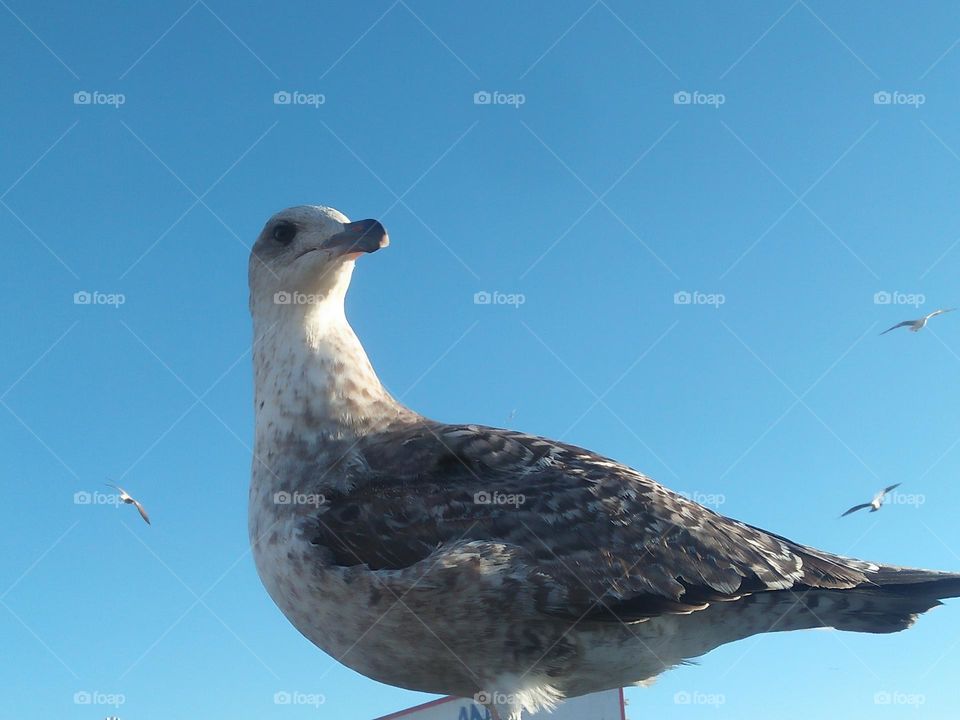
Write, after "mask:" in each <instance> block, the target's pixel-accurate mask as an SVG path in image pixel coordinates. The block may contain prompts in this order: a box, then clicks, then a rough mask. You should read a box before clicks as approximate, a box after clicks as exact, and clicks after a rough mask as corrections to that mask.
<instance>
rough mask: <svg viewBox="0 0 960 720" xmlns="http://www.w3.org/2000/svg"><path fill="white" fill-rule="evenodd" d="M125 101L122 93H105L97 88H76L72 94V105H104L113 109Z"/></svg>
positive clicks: (125, 97) (125, 98)
mask: <svg viewBox="0 0 960 720" xmlns="http://www.w3.org/2000/svg"><path fill="white" fill-rule="evenodd" d="M126 102H127V96H126V95H124V94H123V93H105V92H100V91H99V90H77V91H76V92H75V93H74V94H73V104H74V105H106V106H107V107H112V108H113V109H114V110H117V109H119V108H120V106H121V105H123V104H125V103H126Z"/></svg>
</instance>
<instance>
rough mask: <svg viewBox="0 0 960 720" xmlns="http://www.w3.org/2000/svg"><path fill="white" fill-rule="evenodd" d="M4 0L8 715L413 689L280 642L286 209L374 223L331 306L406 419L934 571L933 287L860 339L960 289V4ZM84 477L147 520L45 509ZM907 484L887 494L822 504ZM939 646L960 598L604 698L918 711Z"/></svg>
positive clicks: (391, 703)
mask: <svg viewBox="0 0 960 720" xmlns="http://www.w3.org/2000/svg"><path fill="white" fill-rule="evenodd" d="M0 6H2V7H0V40H2V47H3V48H4V51H3V52H4V62H3V63H0V77H2V83H3V88H4V102H3V104H2V108H0V132H2V135H3V138H4V142H3V143H0V157H2V163H0V167H2V170H3V174H2V177H0V200H2V203H0V234H2V237H3V238H4V256H5V261H4V271H3V274H2V278H3V297H4V300H5V303H6V312H4V313H3V320H2V323H3V325H2V328H3V336H4V337H5V338H6V342H5V350H4V352H3V353H2V354H0V399H2V403H0V451H2V452H3V456H4V457H5V458H6V460H5V468H4V472H3V486H4V489H5V493H4V495H5V497H4V502H3V503H0V539H2V544H3V547H4V548H5V549H6V551H5V552H4V553H2V556H0V600H2V606H0V633H2V636H3V638H4V660H3V661H0V662H2V667H3V672H2V673H0V692H2V694H3V697H4V705H5V706H6V707H8V708H10V709H11V710H15V714H16V715H17V716H18V717H20V718H48V717H77V718H89V717H103V716H105V715H111V714H114V715H119V716H121V717H129V718H141V719H146V718H167V717H180V716H183V715H184V714H186V713H188V712H189V713H190V714H193V715H196V716H200V717H208V718H231V719H233V718H262V717H277V718H281V717H282V718H291V720H292V719H294V718H307V717H321V716H322V717H329V718H338V719H343V720H368V719H369V718H373V717H376V716H379V715H383V714H386V713H388V712H391V711H394V710H397V709H400V708H403V707H405V706H407V705H412V704H415V703H417V702H422V701H424V700H426V699H428V696H425V695H422V694H417V693H411V692H407V691H402V690H398V689H395V688H390V687H386V686H382V685H379V684H376V683H374V682H372V681H369V680H367V679H365V678H363V677H360V676H358V675H356V674H354V673H353V672H351V671H349V670H347V669H345V668H343V667H341V666H339V665H338V664H336V663H335V662H334V661H333V660H332V659H331V658H329V657H328V656H326V655H324V654H322V653H321V652H320V651H318V650H317V649H315V648H314V647H313V646H311V645H310V644H309V643H308V642H307V641H306V640H304V639H303V638H301V637H300V636H299V635H298V634H297V633H296V632H295V631H294V630H293V628H292V627H291V626H289V625H288V623H287V622H286V621H285V620H284V618H283V617H282V616H281V615H280V613H279V611H278V610H276V608H275V607H274V606H273V604H272V603H271V601H270V600H269V598H268V597H267V595H266V592H265V591H264V590H263V589H262V587H261V585H260V582H259V580H258V578H257V577H256V573H255V570H254V568H253V564H252V561H251V558H250V555H249V552H248V544H247V531H246V493H247V483H248V479H249V466H250V450H249V443H250V441H251V436H252V413H251V409H252V402H251V392H252V388H251V372H250V358H249V355H248V353H247V351H248V348H249V344H250V323H249V317H248V314H247V305H246V303H247V299H246V293H247V290H246V263H247V253H248V246H249V244H250V243H251V242H252V241H253V239H254V238H255V237H256V235H257V233H258V232H259V230H260V228H261V226H262V224H263V222H264V220H265V219H266V218H267V217H268V216H269V215H270V214H272V213H273V212H275V211H276V210H278V209H281V208H283V207H286V206H289V205H293V204H299V203H319V204H327V205H332V206H334V207H337V208H339V209H340V210H342V211H343V212H345V213H347V214H348V215H350V216H351V217H353V218H365V217H376V218H379V219H381V220H382V221H383V222H384V224H385V225H386V226H387V228H388V230H389V232H390V235H391V238H392V244H391V247H390V248H389V249H388V250H387V251H385V252H382V253H378V254H377V255H376V256H373V257H370V258H364V259H363V260H362V262H361V263H360V266H359V267H358V270H357V273H356V275H355V281H354V285H353V289H352V292H351V295H350V297H349V300H348V305H349V307H348V312H349V315H350V317H351V319H352V322H353V324H354V326H355V328H356V329H357V331H358V333H359V334H360V336H361V338H362V339H363V341H364V343H365V345H366V347H367V350H368V353H369V354H370V356H371V358H372V360H373V362H374V364H375V366H376V367H377V368H378V370H379V372H380V374H381V377H382V378H383V379H384V381H385V383H386V384H387V385H388V386H389V387H390V388H391V389H392V390H393V391H394V392H395V393H396V394H397V395H399V396H401V397H402V398H403V399H404V400H405V401H406V402H407V403H408V404H410V405H412V406H413V407H415V408H416V409H418V410H420V411H421V412H423V413H425V414H427V415H430V416H433V417H435V418H438V419H441V420H449V421H472V422H479V423H487V424H493V425H509V426H511V427H516V428H519V429H522V430H525V431H529V432H533V433H538V434H543V435H547V436H551V437H560V438H563V439H565V440H567V441H570V442H574V443H576V444H580V445H584V446H587V447H590V448H592V449H594V450H597V451H599V452H602V453H604V454H607V455H609V456H612V457H614V458H617V459H619V460H622V461H624V462H627V463H629V464H631V465H633V466H634V467H637V468H640V469H642V470H644V471H646V472H648V473H649V474H651V475H652V476H654V477H655V478H657V479H659V480H660V481H661V482H663V483H665V484H667V485H668V486H670V487H672V488H674V489H677V490H683V491H685V492H688V493H691V494H694V495H695V496H696V497H698V498H703V499H707V500H709V501H711V502H714V503H716V505H717V507H719V509H720V511H722V512H724V513H725V514H729V515H732V516H734V517H738V518H741V519H743V520H746V521H748V522H751V523H753V524H756V525H760V526H762V527H766V528H769V529H771V530H774V531H776V532H778V533H780V534H784V535H787V536H790V537H793V538H795V539H797V540H798V541H801V542H805V543H809V544H813V545H817V546H820V547H823V548H826V549H829V550H832V551H835V552H840V553H846V554H853V555H857V556H861V557H866V558H870V559H874V560H883V561H886V562H891V563H898V564H904V565H917V566H925V567H934V568H941V569H954V570H960V552H958V551H960V529H958V526H957V522H956V517H955V507H956V505H957V504H958V503H960V487H958V484H957V482H956V478H957V476H958V472H960V450H958V447H957V446H958V440H960V387H958V385H957V383H956V382H955V381H954V379H955V378H956V377H957V374H958V370H960V325H958V323H960V314H958V315H955V316H952V315H947V316H945V317H943V318H937V319H935V320H934V321H933V322H932V323H931V325H930V326H929V327H928V328H927V329H926V330H924V331H923V332H922V333H919V334H917V335H913V334H911V333H908V332H906V331H905V330H898V331H897V332H895V333H891V334H890V335H886V336H884V337H882V338H881V337H878V333H879V332H880V331H881V330H883V329H885V328H886V327H888V326H890V325H892V324H893V323H895V322H898V321H900V320H904V319H907V318H912V317H916V316H918V315H922V314H925V313H926V312H929V311H930V310H932V309H934V308H936V307H941V306H948V307H949V306H953V305H955V304H960V290H958V288H957V282H956V278H957V274H958V271H960V205H958V203H957V197H958V190H960V125H958V122H957V118H958V117H960V95H958V93H957V92H956V87H957V83H956V80H957V74H958V72H960V47H957V45H958V37H960V10H958V8H957V6H956V5H955V4H949V3H924V4H923V5H922V6H908V5H902V4H896V3H866V2H851V3H843V4H842V6H839V5H837V4H832V3H825V2H815V1H813V0H811V1H810V2H794V3H792V4H791V3H790V2H789V0H784V1H783V2H773V3H741V4H737V5H736V6H720V5H718V4H715V3H708V2H700V3H692V2H687V3H659V4H646V3H644V4H638V3H631V2H624V1H622V0H598V1H597V2H592V3H591V2H590V0H577V1H574V0H570V1H557V2H523V3H500V2H489V3H475V4H471V5H466V4H456V5H454V4H452V3H440V2H419V1H415V0H405V1H400V2H390V1H387V2H363V3H328V2H323V3H307V2H303V3H284V2H281V3H273V2H270V3H268V2H262V1H261V2H252V3H245V4H243V6H242V7H239V6H236V5H234V4H231V3H224V2H221V1H220V0H200V1H198V2H194V3H193V4H190V2H189V0H185V1H184V2H177V3H135V4H121V3H102V4H97V5H95V6H86V5H83V4H74V3H65V2H31V3H28V2H24V1H23V0H3V2H0ZM281 92H288V93H299V94H298V95H296V96H295V102H291V103H290V104H275V103H274V95H275V93H281ZM484 92H486V93H491V95H490V96H483V95H481V96H479V99H480V100H483V99H486V98H487V97H489V98H490V99H491V102H490V103H486V104H483V103H481V104H477V103H475V99H474V98H475V93H484ZM494 92H497V93H499V94H497V95H492V93H494ZM76 93H88V94H87V95H83V94H81V95H76V96H75V94H76ZM677 93H687V95H676V94H677ZM876 93H887V94H886V95H875V94H876ZM75 97H76V100H77V102H75ZM87 99H88V100H89V101H90V102H88V103H84V102H83V101H84V100H87ZM685 99H689V100H690V102H687V103H684V102H683V100H685ZM321 100H322V102H321ZM887 100H888V101H889V102H885V101H887ZM84 292H86V293H91V295H88V296H83V295H81V296H79V297H80V298H81V299H82V298H85V297H86V298H90V299H92V302H91V303H89V304H77V303H75V302H74V296H75V294H76V293H84ZM482 292H489V293H494V292H496V293H500V294H499V295H497V296H496V297H497V298H498V299H500V298H504V297H507V296H513V299H514V301H515V302H513V303H512V304H497V303H491V304H477V303H475V302H474V295H475V293H482ZM93 293H96V294H95V295H94V294H93ZM678 293H680V294H679V295H678ZM683 293H688V294H687V295H684V294H683ZM878 293H879V294H880V295H878ZM687 298H689V299H690V300H691V302H690V303H686V304H685V303H683V302H682V301H683V300H684V299H687ZM521 300H522V303H521V302H520V301H521ZM884 300H889V301H890V302H887V303H885V302H883V301H884ZM108 478H111V479H113V480H114V481H117V482H119V483H120V484H121V485H123V486H125V487H126V488H127V489H128V490H130V491H131V492H132V493H133V494H134V495H135V496H137V497H139V498H140V499H141V500H142V501H143V502H144V504H145V505H146V507H147V509H148V510H149V512H150V513H151V516H152V519H153V525H152V526H150V527H147V526H146V525H144V524H143V523H142V522H141V521H140V520H139V518H138V517H137V516H136V513H135V512H134V511H133V509H132V508H129V507H122V508H120V509H115V508H114V507H111V506H109V505H102V504H96V503H91V504H78V503H77V502H75V499H74V498H75V493H78V492H80V493H93V492H109V491H110V489H109V488H106V487H105V486H104V485H103V483H104V482H105V481H106V480H107V479H108ZM894 482H902V483H903V486H902V488H900V490H901V491H902V495H899V496H896V497H895V502H894V503H893V504H891V505H890V506H889V507H885V508H884V509H883V511H882V512H881V513H878V514H876V515H867V514H859V515H854V516H852V517H849V518H845V519H843V520H842V521H841V520H839V519H838V518H837V516H838V515H839V513H840V512H842V511H843V510H844V509H845V508H847V507H848V506H850V505H852V504H854V503H856V502H863V501H866V500H869V498H870V497H871V496H872V494H873V492H874V491H875V490H876V489H877V488H879V487H882V486H884V485H888V484H892V483H894ZM958 671H960V602H957V601H954V602H953V603H949V604H948V606H947V607H945V608H941V609H939V610H937V611H935V612H933V613H931V614H930V615H928V616H926V617H924V618H923V619H922V620H921V621H920V622H919V623H918V625H917V626H916V627H915V628H914V629H912V630H911V631H909V632H907V633H902V634H899V635H895V636H878V637H874V636H858V635H850V634H844V635H841V634H838V633H818V632H810V633H802V634H790V635H768V636H764V637H762V638H759V639H752V640H748V641H745V642H742V643H739V644H736V645H731V646H727V647H724V648H722V649H720V650H718V651H717V652H714V653H713V654H711V655H709V656H707V657H706V658H704V659H703V660H702V662H701V664H700V666H699V667H690V668H683V669H680V670H676V671H674V672H672V673H669V674H667V675H666V676H664V677H662V678H661V679H660V680H659V682H658V683H657V684H656V685H655V686H654V687H652V688H649V689H644V690H632V689H631V690H629V691H628V700H629V701H630V703H631V706H632V708H633V710H632V712H633V713H634V716H635V717H640V716H642V715H643V714H645V713H647V712H651V713H656V712H661V713H669V715H670V717H676V718H683V717H694V716H697V715H701V714H702V713H704V712H707V709H706V708H703V707H701V706H700V704H702V703H712V704H713V705H714V707H711V708H709V712H710V713H711V717H715V718H727V717H730V718H735V717H736V718H739V717H742V716H743V715H744V714H746V713H756V712H758V711H761V710H766V709H770V708H777V714H778V716H779V717H782V718H787V719H789V718H801V717H802V718H806V717H809V716H811V715H815V716H816V715H820V716H832V717H840V716H842V717H847V718H866V717H870V718H887V717H889V718H899V717H903V716H904V715H905V714H907V713H908V712H910V713H913V715H911V716H913V717H922V718H947V717H954V716H955V706H956V702H957V689H956V676H957V673H958ZM285 691H286V692H294V691H295V692H301V693H313V694H317V695H323V696H324V697H325V703H324V704H323V705H322V706H321V707H320V708H319V709H317V708H316V707H313V706H311V705H300V706H277V705H275V704H274V701H273V699H274V694H275V693H277V692H285ZM84 692H85V693H89V695H88V696H86V697H89V698H91V700H92V701H93V702H96V703H101V704H97V705H90V706H85V705H81V704H77V703H76V702H75V694H76V693H84ZM678 693H679V695H678ZM684 693H685V695H684ZM114 695H122V696H123V700H124V702H123V704H122V705H121V706H120V707H119V709H118V710H115V709H114V708H113V707H111V706H109V705H108V704H103V703H109V702H110V701H111V696H114ZM83 697H84V696H81V699H82V698H83ZM678 698H681V699H682V698H692V699H693V702H691V703H690V704H683V703H682V702H678ZM113 699H114V700H115V699H116V698H113Z"/></svg>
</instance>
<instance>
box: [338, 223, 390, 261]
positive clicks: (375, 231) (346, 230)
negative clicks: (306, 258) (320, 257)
mask: <svg viewBox="0 0 960 720" xmlns="http://www.w3.org/2000/svg"><path fill="white" fill-rule="evenodd" d="M389 244H390V237H389V236H388V235H387V231H386V230H385V229H384V227H383V225H381V224H380V222H379V221H377V220H357V221H356V222H349V223H346V224H345V225H344V226H343V230H341V231H340V232H338V233H337V234H336V235H333V236H331V237H329V238H328V239H327V240H326V241H325V242H324V243H323V246H322V247H321V249H322V250H333V251H335V252H336V253H337V254H343V255H348V254H360V253H372V252H376V251H377V250H379V249H380V248H383V247H386V246H387V245H389Z"/></svg>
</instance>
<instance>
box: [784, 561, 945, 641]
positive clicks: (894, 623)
mask: <svg viewBox="0 0 960 720" xmlns="http://www.w3.org/2000/svg"><path fill="white" fill-rule="evenodd" d="M869 578H870V580H869V581H868V582H866V583H863V584H861V585H857V586H856V587H852V588H847V589H830V590H810V591H807V592H806V593H802V594H801V595H802V598H801V600H800V602H799V605H800V608H798V609H799V610H800V612H801V613H803V612H804V611H807V612H809V613H810V615H811V616H812V619H813V620H814V621H815V622H816V624H817V625H818V626H820V627H833V628H835V629H837V630H846V631H851V632H868V633H893V632H899V631H900V630H906V629H907V628H908V627H910V626H911V625H913V623H914V622H915V621H916V619H917V617H919V616H920V615H921V614H923V613H925V612H927V611H928V610H930V609H932V608H935V607H937V606H938V605H941V604H942V603H941V602H940V601H941V600H944V599H947V598H952V597H960V574H958V573H944V572H936V571H933V570H917V569H913V568H899V567H892V566H881V567H880V568H879V569H878V570H877V572H876V573H871V574H870V575H869Z"/></svg>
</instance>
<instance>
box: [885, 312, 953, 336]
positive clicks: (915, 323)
mask: <svg viewBox="0 0 960 720" xmlns="http://www.w3.org/2000/svg"><path fill="white" fill-rule="evenodd" d="M954 310H956V308H941V309H939V310H934V311H933V312H932V313H929V314H927V315H924V316H923V317H922V318H918V319H916V320H904V321H903V322H901V323H897V324H896V325H894V326H893V327H891V328H887V329H886V330H884V331H883V332H882V333H880V334H881V335H886V334H887V333H888V332H890V331H891V330H896V329H897V328H901V327H908V328H910V332H920V331H921V330H923V329H924V328H925V327H926V326H927V321H928V320H929V319H930V318H932V317H936V316H937V315H943V314H944V313H948V312H953V311H954Z"/></svg>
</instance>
